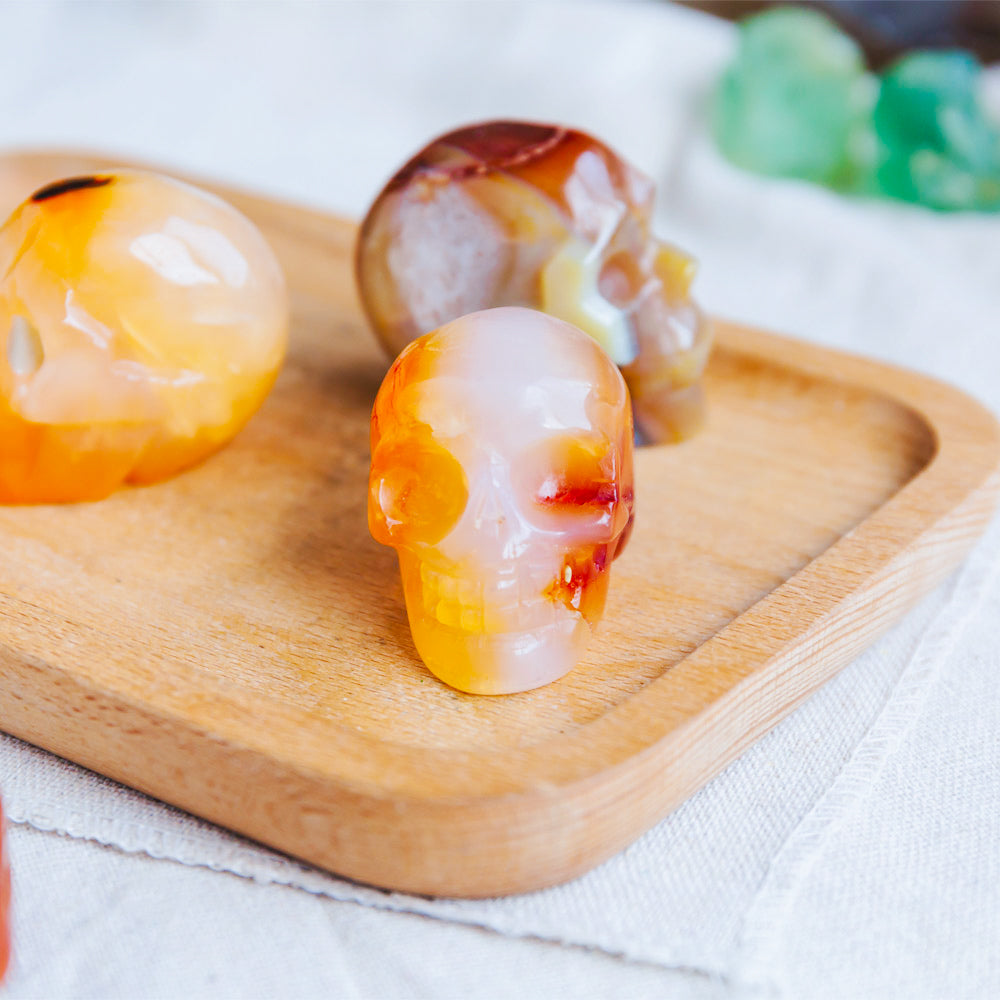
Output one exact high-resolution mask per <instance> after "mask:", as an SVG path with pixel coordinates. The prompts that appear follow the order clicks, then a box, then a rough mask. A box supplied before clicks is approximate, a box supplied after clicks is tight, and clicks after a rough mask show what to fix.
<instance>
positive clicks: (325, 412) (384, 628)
mask: <svg viewBox="0 0 1000 1000" xmlns="http://www.w3.org/2000/svg"><path fill="white" fill-rule="evenodd" d="M107 166H108V164H107V161H106V160H101V161H98V160H97V159H96V158H93V157H88V156H75V155H68V154H9V155H7V156H6V157H3V158H0V211H6V210H7V209H10V208H13V207H14V205H15V204H16V203H17V202H18V201H20V200H21V199H22V198H23V197H25V196H26V195H27V194H29V193H30V192H31V191H32V190H33V189H34V188H36V187H38V186H40V185H41V184H42V183H44V182H47V181H50V180H53V179H55V178H57V177H61V176H67V175H71V174H74V173H80V172H86V171H92V170H95V169H102V168H105V169H106V168H107ZM209 186H211V187H213V188H214V189H215V190H218V191H220V193H222V194H224V195H225V196H226V197H229V198H230V200H232V201H233V202H234V203H235V204H237V205H238V207H240V208H241V209H243V210H244V211H245V212H247V214H249V215H250V216H251V217H252V218H253V219H254V220H255V221H256V222H257V223H258V225H260V227H261V228H262V229H263V231H264V233H265V235H266V236H267V237H268V239H269V240H270V241H271V242H272V245H273V246H274V248H275V250H276V251H277V253H278V254H279V256H280V258H281V260H282V262H283V264H284V266H285V268H286V270H287V273H288V277H289V281H290V284H291V287H292V290H293V300H294V311H295V318H294V324H293V334H292V346H291V353H290V357H289V360H288V363H287V365H286V367H285V369H284V372H283V374H282V375H281V377H280V379H279V381H278V384H277V387H276V389H275V391H274V393H273V394H272V396H271V397H270V398H269V399H268V401H267V402H266V403H265V405H264V407H263V409H262V410H261V411H260V413H259V414H258V415H257V416H256V417H255V418H254V419H253V420H252V421H251V422H250V424H249V426H248V427H247V428H246V430H245V431H244V432H243V433H242V434H240V436H239V437H238V438H237V439H236V441H235V442H234V443H233V444H232V445H231V446H230V447H228V448H227V449H225V450H224V451H223V452H222V453H221V454H219V455H218V456H216V457H214V458H212V459H210V460H209V461H208V462H206V463H205V464H204V465H202V466H200V467H198V468H196V469H193V470H191V471H190V472H187V473H185V474H183V475H181V476H179V477H177V478H176V479H174V480H172V481H170V482H167V483H163V484H159V485H156V486H151V487H145V488H132V489H126V490H123V491H121V492H119V493H117V494H115V495H114V496H112V497H111V498H110V499H108V500H105V501H102V502H100V503H94V504H81V505H75V506H73V505H70V506H39V507H8V508H0V728H3V729H4V730H6V731H7V732H10V733H13V734H14V735H16V736H18V737H20V738H22V739H25V740H27V741H29V742H31V743H34V744H37V745H38V746H41V747H45V748H46V749H48V750H51V751H53V752H54V753H57V754H59V755H61V756H63V757H66V758H69V759H70V760H74V761H77V762H78V763H80V764H83V765H84V766H86V767H89V768H92V769H93V770H95V771H98V772H100V773H102V774H106V775H108V776H110V777H112V778H114V779H116V780H118V781H122V782H124V783H126V784H128V785H131V786H133V787H135V788H138V789H140V790H142V791H144V792H147V793H149V794H150V795H153V796H156V797H157V798H160V799H163V800H165V801H167V802H171V803H173V804H174V805H177V806H180V807H181V808H183V809H186V810H189V811H191V812H193V813H196V814H198V815H199V816H202V817H205V818H207V819H209V820H212V821H214V822H216V823H219V824H222V825H223V826H226V827H229V828H231V829H233V830H236V831H239V832H240V833H243V834H245V835H247V836H249V837H252V838H255V839H257V840H259V841H262V842H264V843H266V844H269V845H272V846H274V847H276V848H278V849H280V850H282V851H285V852H288V853H290V854H292V855H295V856H297V857H300V858H304V859H306V860H308V861H311V862H314V863H315V864H317V865H320V866H322V867H324V868H328V869H331V870H333V871H335V872H337V873H339V874H342V875H346V876H349V877H351V878H354V879H358V880H361V881H365V882H371V883H374V884H376V885H380V886H385V887H388V888H393V889H401V890H408V891H412V892H419V893H434V894H452V895H462V896H485V895H494V894H504V893H512V892H520V891H525V890H530V889H535V888H539V887H541V886H545V885H550V884H553V883H557V882H560V881H564V880H566V879H570V878H572V877H574V876H576V875H579V874H580V873H582V872H584V871H586V870H587V869H589V868H591V867H592V866H594V865H595V864H597V863H598V862H600V861H602V860H603V859H605V858H607V857H609V856H610V855H612V854H613V853H615V852H616V851H619V850H621V849H622V848H623V847H624V846H626V845H627V844H628V843H630V842H631V841H632V840H634V839H635V838H636V837H637V836H638V835H639V834H641V833H642V832H643V831H644V830H646V829H648V828H649V827H650V826H652V825H653V824H654V823H656V822H657V820H659V819H660V818H662V817H663V816H665V815H666V814H667V813H668V812H669V811H670V810H671V809H673V808H674V807H676V806H677V805H678V804H679V803H681V802H682V801H683V800H684V799H685V798H687V797H688V796H689V795H691V793H692V792H694V791H695V790H696V789H697V788H699V787H700V786H701V785H703V784H704V783H705V782H706V781H707V780H708V779H709V778H711V777H712V776H713V775H715V774H717V773H718V772H719V771H720V770H721V769H722V768H723V767H725V765H726V764H727V763H728V762H730V761H731V760H732V759H733V758H734V757H736V756H737V755H738V754H739V753H740V751H741V750H743V749H744V748H745V747H746V746H748V745H749V744H750V743H751V742H752V741H753V740H755V739H757V738H758V737H759V736H761V735H762V734H763V733H764V732H766V731H767V730H768V729H770V728H771V727H772V726H774V725H775V723H777V722H778V720H780V719H781V718H782V717H783V716H784V715H786V714H787V713H788V712H789V711H791V710H792V709H793V708H794V707H795V706H796V705H797V704H799V703H800V702H801V701H802V700H803V699H805V698H806V697H807V696H808V695H809V694H810V693H811V692H813V691H814V690H815V689H816V688H817V687H819V685H821V684H822V683H824V681H826V680H828V679H829V678H830V677H831V676H832V675H833V674H834V673H836V671H837V670H839V669H840V668H841V667H842V666H844V665H845V664H846V663H847V662H849V661H850V660H851V659H852V658H853V657H854V656H856V655H857V654H858V653H859V652H861V650H863V649H864V648H865V647H866V646H867V645H869V644H870V643H871V642H872V641H873V640H874V639H875V638H876V636H878V635H879V634H880V633H881V632H882V631H883V630H884V629H886V628H887V627H888V626H889V625H891V624H892V623H893V622H895V621H896V620H897V619H898V618H899V617H900V616H901V615H903V614H904V613H905V612H906V610H907V609H908V608H909V607H910V606H911V605H912V604H913V603H914V602H915V601H916V600H917V599H918V598H919V597H920V596H921V595H922V594H924V593H925V592H926V591H927V590H929V589H930V588H931V587H932V586H934V584H935V583H937V582H938V581H939V580H940V579H941V578H942V577H943V576H944V575H945V574H946V573H947V572H948V571H949V570H950V569H952V568H953V567H954V566H955V565H956V564H957V562H958V561H959V560H960V559H961V558H962V556H963V555H964V553H965V552H966V551H967V549H968V548H969V546H970V545H971V544H972V542H973V541H974V539H975V538H976V536H977V535H978V534H979V533H980V532H981V531H982V529H983V528H984V527H985V524H986V522H987V520H988V518H989V515H990V513H991V511H992V508H993V506H994V504H995V502H996V499H997V494H998V489H1000V434H998V428H997V424H996V422H995V421H994V419H993V417H992V416H991V415H990V414H989V413H987V412H986V411H985V410H984V409H983V408H982V407H981V406H980V405H979V404H977V403H976V402H974V401H973V400H971V399H969V398H968V397H967V396H965V395H963V394H962V393H960V392H959V391H957V390H955V389H953V388H951V387H949V386H947V385H943V384H941V383H939V382H936V381H934V380H932V379H930V378H927V377H925V376H922V375H917V374H913V373H910V372H906V371H902V370H900V369H897V368H893V367H889V366H886V365H882V364H877V363H875V362H871V361H868V360H864V359H861V358H857V357H853V356H847V355H844V354H840V353H836V352H834V351H830V350H825V349H822V348H818V347H815V346H812V345H809V344H806V343H802V342H797V341H794V340H789V339H785V338H781V337H777V336H774V335H771V334H768V333H762V332H759V331H755V330H750V329H746V328H743V327H740V326H738V325H735V324H730V323H723V322H719V323H718V324H717V339H718V347H717V349H716V351H715V354H714V356H713V359H712V362H711V365H710V370H709V374H708V393H709V398H710V404H711V415H710V419H709V422H708V427H707V429H706V430H705V432H704V433H703V434H702V435H701V436H699V437H698V438H696V439H695V440H693V441H691V442H688V443H686V444H683V445H680V446H676V447H669V448H647V449H642V451H641V452H640V454H639V455H638V457H637V467H636V509H637V519H636V528H635V534H634V536H633V538H632V540H631V542H630V544H629V547H628V549H627V551H626V552H625V554H624V555H623V556H622V558H621V559H620V560H618V561H617V562H616V563H615V567H614V571H613V577H612V585H611V593H610V597H609V601H608V607H607V613H606V616H605V620H604V622H603V623H602V626H601V629H600V632H599V637H598V641H597V642H595V644H594V647H593V650H592V652H591V654H590V656H589V657H588V659H587V660H586V661H585V662H584V663H582V664H581V665H580V666H579V667H578V668H577V669H575V670H574V671H572V673H571V674H569V675H568V676H567V677H566V678H564V679H563V680H560V681H558V682H556V683H555V684H552V685H550V686H548V687H545V688H542V689H540V690H537V691H532V692H528V693H525V694H519V695H511V696H505V697H495V698H489V697H476V696H472V695H465V694H461V693H459V692H457V691H453V690H451V689H450V688H448V687H445V686H444V685H443V684H441V683H440V682H438V681H436V680H435V679H434V678H433V677H432V676H431V675H430V674H429V673H428V672H427V671H426V670H425V669H424V667H423V666H422V664H421V663H420V660H419V659H418V658H417V655H416V653H415V651H414V649H413V646H412V643H411V641H410V637H409V632H408V629H407V624H406V614H405V610H404V605H403V597H402V592H401V588H400V583H399V578H398V570H397V567H396V564H395V555H394V553H393V552H391V551H390V550H388V549H385V548H382V547H381V546H379V545H376V544H375V543H374V542H373V541H372V540H371V539H370V537H369V535H368V531H367V527H366V521H365V501H366V481H367V471H368V415H369V411H370V406H371V403H372V400H373V398H374V394H375V391H376V389H377V387H378V384H379V382H380V380H381V377H382V375H383V373H384V371H385V369H386V367H387V360H386V359H385V358H384V357H383V356H382V355H381V354H380V352H379V350H378V348H377V347H376V344H375V341H374V338H373V337H372V336H371V335H370V333H369V332H368V331H367V330H366V328H365V326H364V323H363V321H362V319H361V318H360V315H359V312H358V308H357V304H356V300H355V293H354V288H353V279H352V274H351V267H350V260H351V253H352V244H353V238H354V227H353V225H352V224H350V223H348V222H346V221H343V220H340V219H336V218H332V217H330V216H326V215H323V214H321V213H317V212H312V211H309V210H307V209H304V208H298V207H292V206H288V205H282V204H277V203H273V202H269V201H267V200H264V199H261V198H256V197H252V196H249V195H246V194H241V193H238V192H232V191H225V190H223V189H220V188H219V187H218V186H217V185H209Z"/></svg>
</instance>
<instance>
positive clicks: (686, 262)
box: [357, 121, 711, 441]
mask: <svg viewBox="0 0 1000 1000" xmlns="http://www.w3.org/2000/svg"><path fill="white" fill-rule="evenodd" d="M653 195H654V189H653V185H652V183H651V182H650V181H649V180H648V178H646V177H645V176H644V175H643V174H641V173H640V172H639V171H638V170H636V169H635V168H634V167H632V166H630V165H629V164H628V163H626V162H625V161H624V160H622V159H621V158H620V157H619V156H618V155H617V154H615V153H614V152H613V151H612V150H611V149H609V148H608V147H607V146H605V145H604V144H603V143H601V142H599V141H598V140H596V139H594V138H593V137H591V136H589V135H586V134H585V133H583V132H578V131H575V130H573V129H567V128H561V127H558V126H554V125H538V124H530V123H526V122H505V121H495V122H488V123H485V124H482V125H476V126H470V127H468V128H462V129H458V130H457V131H454V132H450V133H448V134H447V135H444V136H442V137H441V138H439V139H436V140H435V141H434V142H432V143H431V144H430V145H428V146H427V147H426V148H424V149H423V150H421V151H420V152H419V153H418V154H417V155H416V156H415V157H413V159H411V160H410V162H409V163H407V164H406V165H405V166H404V167H403V168H402V169H401V170H400V171H399V172H398V173H397V174H396V175H395V176H394V177H393V178H392V179H391V180H390V181H389V183H388V184H387V185H386V187H385V189H384V190H383V191H382V193H381V194H380V195H379V196H378V198H377V199H376V200H375V202H374V204H373V205H372V207H371V209H370V210H369V212H368V214H367V216H366V217H365V220H364V223H363V225H362V228H361V235H360V237H359V240H358V247H357V275H358V285H359V288H360V291H361V298H362V302H363V304H364V308H365V311H366V312H367V314H368V317H369V319H370V321H371V323H372V326H373V327H374V329H375V331H376V333H377V334H378V336H379V339H380V340H381V341H382V343H383V345H384V346H385V348H386V350H387V351H388V352H389V353H390V354H391V355H393V356H395V355H396V354H397V353H398V352H399V351H400V350H401V349H402V348H403V347H404V346H405V345H406V344H407V343H409V341H411V340H412V339H414V338H415V337H418V336H420V335H421V334H423V333H426V332H427V331H428V330H433V329H435V328H436V327H438V326H440V325H441V324H442V323H446V322H448V321H450V320H452V319H455V318H457V317H458V316H461V315H463V314H465V313H468V312H472V311H475V310H481V309H486V308H491V307H495V306H505V305H520V306H528V307H531V308H534V309H540V310H542V311H543V312H546V313H549V314H550V315H553V316H557V317H559V318H560V319H564V320H566V321H567V322H570V323H573V324H574V325H575V326H577V327H579V328H580V329H582V330H583V331H584V332H585V333H588V334H590V336H592V337H593V338H594V339H595V340H596V341H597V342H598V343H599V344H600V345H601V346H602V347H603V348H604V349H605V350H606V351H607V353H608V355H609V356H610V357H611V359H612V360H613V361H614V362H615V363H616V364H617V365H619V367H620V368H621V370H622V373H623V374H624V376H625V379H626V381H627V383H628V386H629V389H630V390H631V394H632V401H633V405H634V410H635V418H636V423H637V425H638V427H639V429H640V432H641V433H642V434H643V436H644V437H645V438H646V439H647V440H650V441H671V440H680V439H683V438H685V437H688V436H690V435H691V434H692V433H694V431H695V430H696V429H697V428H698V427H699V426H700V424H701V422H702V419H703V407H704V404H703V396H702V389H701V384H700V378H701V374H702V371H703V370H704V367H705V362H706V360H707V358H708V352H709V347H710V339H711V338H710V334H709V328H708V325H707V323H706V321H705V320H704V318H703V316H702V314H701V312H700V311H699V309H698V308H697V306H696V305H695V304H694V303H693V302H692V300H691V298H690V295H689V286H690V283H691V279H692V277H693V275H694V263H693V261H692V260H691V258H690V257H688V256H686V255H685V254H683V253H682V252H681V251H679V250H677V249H675V248H674V247H671V246H668V245H667V244H665V243H663V242H661V241H659V240H657V239H656V238H655V237H654V236H653V234H652V230H651V222H650V216H651V213H652V207H653Z"/></svg>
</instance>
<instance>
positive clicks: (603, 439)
mask: <svg viewBox="0 0 1000 1000" xmlns="http://www.w3.org/2000/svg"><path fill="white" fill-rule="evenodd" d="M371 444H372V465H371V479H370V490H369V503H368V515H369V525H370V527H371V531H372V534H373V536H374V537H375V538H376V540H378V541H380V542H382V543H383V544H385V545H390V546H392V547H394V548H395V549H397V551H398V555H399V564H400V569H401V572H402V577H403V589H404V594H405V598H406V608H407V613H408V616H409V620H410V629H411V632H412V635H413V640H414V643H415V645H416V647H417V651H418V652H419V653H420V656H421V657H422V658H423V660H424V662H425V663H426V664H427V666H428V667H429V668H430V670H431V671H432V672H433V673H434V674H436V675H437V676H438V677H439V678H441V679H442V680H444V681H445V682H447V683H448V684H450V685H452V686H453V687H456V688H459V689H461V690H463V691H470V692H473V693H476V694H507V693H510V692H514V691H526V690H529V689H530V688H535V687H538V686H540V685H542V684H547V683H548V682H550V681H553V680H555V679H556V678H558V677H561V676H562V675H563V674H565V673H566V672H567V671H568V670H570V669H571V668H572V667H573V665H574V664H575V663H576V662H577V661H578V660H579V658H580V657H581V655H582V654H583V652H584V650H585V648H586V645H587V643H588V641H589V638H590V634H591V630H592V628H593V627H594V626H595V625H596V624H597V622H598V620H599V619H600V616H601V614H602V612H603V609H604V600H605V596H606V593H607V587H608V571H609V568H610V564H611V561H612V560H613V559H614V558H615V556H616V555H617V554H618V553H619V551H620V550H621V547H622V545H623V543H624V541H625V538H626V537H627V529H628V528H629V526H630V524H631V520H632V422H631V414H630V410H629V402H628V391H627V389H626V387H625V383H624V382H623V380H622V377H621V375H620V373H619V372H618V370H617V369H616V368H615V366H614V365H613V364H612V363H611V362H610V361H609V360H608V358H607V356H606V355H605V354H604V352H603V351H602V350H601V349H600V348H599V347H598V346H597V345H596V344H595V343H594V342H593V341H592V340H591V339H589V338H588V337H586V336H585V335H584V334H582V333H581V332H580V331H579V330H577V329H575V328H574V327H572V326H570V325H569V324H568V323H564V322H562V321H560V320H557V319H554V318H552V317H550V316H546V315H544V314H542V313H539V312H535V311H533V310H530V309H521V308H513V307H510V308H501V309H491V310H487V311H484V312H478V313H473V314H471V315H469V316H464V317H462V318H460V319H457V320H455V321H454V322H451V323H448V324H447V325H445V326H443V327H441V329H439V330H436V331H434V332H432V333H429V334H427V335H425V336H423V337H421V338H419V339H418V340H416V341H414V342H413V343H411V344H410V345H409V346H408V347H407V348H406V349H405V350H404V351H403V353H402V354H401V355H400V356H399V358H398V359H397V360H396V362H395V363H394V364H393V366H392V368H391V369H390V370H389V373H388V375H386V378H385V381H384V382H383V383H382V387H381V389H380V390H379V393H378V397H377V398H376V401H375V408H374V411H373V414H372V442H371Z"/></svg>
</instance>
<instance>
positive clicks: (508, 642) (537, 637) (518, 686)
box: [398, 549, 610, 694]
mask: <svg viewBox="0 0 1000 1000" xmlns="http://www.w3.org/2000/svg"><path fill="white" fill-rule="evenodd" d="M398 555H399V562H400V569H401V571H402V577H403V592H404V595H405V598H406V613H407V617H408V619H409V623H410V634H411V636H412V637H413V643H414V645H415V646H416V648H417V652H418V653H419V655H420V658H421V659H422V660H423V661H424V664H425V665H426V666H427V668H428V669H429V670H430V672H431V673H432V674H434V676H435V677H437V678H438V679H439V680H442V681H444V683H445V684H448V685H449V686H450V687H453V688H456V689H458V690H459V691H466V692H468V693H469V694H516V693H518V692H521V691H531V690H533V689H534V688H538V687H542V686H543V685H545V684H550V683H552V682H553V681H556V680H558V679H559V678H560V677H562V676H564V675H565V674H567V673H568V672H569V671H570V670H572V669H573V667H574V666H576V664H577V663H578V662H579V661H580V660H581V659H582V657H583V655H584V654H585V653H586V651H587V647H588V645H589V643H590V639H591V636H592V634H593V628H594V626H595V625H596V624H597V622H598V621H599V620H600V617H601V614H602V612H603V610H604V601H605V598H606V595H607V588H608V581H609V576H610V574H609V572H608V571H607V570H605V571H604V572H601V573H598V574H596V575H595V576H594V577H593V578H592V580H591V581H590V582H589V584H588V586H587V587H586V590H585V591H582V592H581V593H580V594H579V595H578V597H579V599H578V601H577V604H578V607H575V606H570V605H569V604H567V603H566V602H565V601H563V600H561V599H559V597H558V596H554V597H547V599H546V600H545V611H544V612H543V613H540V614H539V616H538V619H539V620H538V621H537V624H532V625H530V626H529V627H526V628H520V629H517V630H512V631H482V630H478V629H477V630H471V629H464V628H460V627H457V626H455V625H446V624H444V623H443V622H442V621H440V620H438V618H436V617H435V616H434V615H432V614H429V613H428V610H427V607H426V604H425V601H424V594H423V590H422V586H421V580H420V558H419V557H418V556H415V555H414V554H413V553H408V552H406V551H405V550H402V549H400V550H399V551H398ZM555 582H558V581H555ZM581 608H582V611H581Z"/></svg>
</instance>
